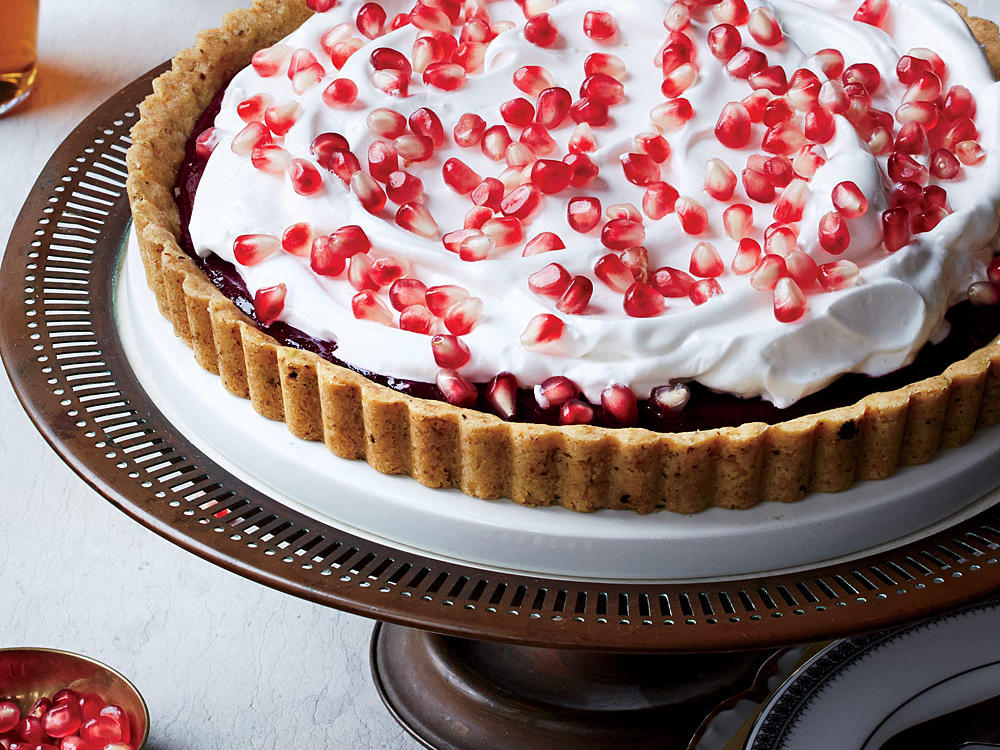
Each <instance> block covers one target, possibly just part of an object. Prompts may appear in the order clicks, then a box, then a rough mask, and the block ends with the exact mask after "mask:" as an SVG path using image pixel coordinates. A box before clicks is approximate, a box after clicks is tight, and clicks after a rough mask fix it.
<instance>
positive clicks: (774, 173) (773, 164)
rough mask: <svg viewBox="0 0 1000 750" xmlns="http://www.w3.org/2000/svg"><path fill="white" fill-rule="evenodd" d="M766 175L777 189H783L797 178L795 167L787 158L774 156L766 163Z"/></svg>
mask: <svg viewBox="0 0 1000 750" xmlns="http://www.w3.org/2000/svg"><path fill="white" fill-rule="evenodd" d="M764 174H766V175H767V179H769V180H770V181H771V184H772V185H774V186H775V187H776V188H783V187H786V186H787V185H788V183H790V182H791V181H792V180H793V179H794V178H795V166H794V165H793V164H792V162H791V161H789V159H788V157H787V156H772V157H771V158H770V159H768V160H767V161H766V162H765V163H764Z"/></svg>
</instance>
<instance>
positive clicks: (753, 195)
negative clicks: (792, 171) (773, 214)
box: [743, 169, 774, 203]
mask: <svg viewBox="0 0 1000 750" xmlns="http://www.w3.org/2000/svg"><path fill="white" fill-rule="evenodd" d="M743 188H744V190H746V193H747V197H748V198H750V200H753V201H757V202H758V203H770V202H771V201H773V200H774V183H772V182H771V180H770V178H769V177H768V176H767V175H766V174H765V173H764V172H761V171H759V170H756V169H744V170H743Z"/></svg>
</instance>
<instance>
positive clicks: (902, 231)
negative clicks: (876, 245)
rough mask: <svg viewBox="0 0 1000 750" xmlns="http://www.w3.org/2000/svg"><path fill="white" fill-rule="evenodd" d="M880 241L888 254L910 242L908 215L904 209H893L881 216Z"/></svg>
mask: <svg viewBox="0 0 1000 750" xmlns="http://www.w3.org/2000/svg"><path fill="white" fill-rule="evenodd" d="M882 241H883V243H884V244H885V249H886V250H888V251H889V252H890V253H894V252H896V251H897V250H900V249H901V248H903V247H905V246H906V245H908V244H909V242H910V214H909V212H908V211H907V210H906V209H905V208H893V209H890V210H888V211H886V212H884V213H883V214H882Z"/></svg>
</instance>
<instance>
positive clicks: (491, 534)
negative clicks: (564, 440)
mask: <svg viewBox="0 0 1000 750" xmlns="http://www.w3.org/2000/svg"><path fill="white" fill-rule="evenodd" d="M115 309H116V313H117V315H118V320H119V325H120V333H121V338H122V343H123V344H124V347H125V351H126V354H127V355H128V358H129V361H130V363H131V364H132V367H133V368H134V369H135V372H136V375H137V376H138V378H139V381H140V382H141V383H142V385H143V387H144V388H145V389H146V391H147V392H148V393H149V395H150V396H151V397H152V399H153V400H154V402H155V403H156V404H157V405H158V406H159V407H160V409H161V410H162V411H163V413H164V415H165V416H166V417H167V418H168V419H169V420H170V421H171V422H172V423H173V424H174V425H175V426H176V427H177V428H178V429H179V430H180V431H181V432H183V433H184V434H185V435H186V436H187V437H188V438H189V439H190V440H191V441H192V442H193V443H194V444H195V445H197V446H198V448H200V449H201V450H202V451H204V452H205V453H206V454H207V455H208V456H209V457H211V458H212V459H213V460H214V461H216V462H217V463H219V464H220V465H221V466H223V467H225V468H226V469H227V470H229V471H230V472H232V473H233V474H235V475H236V476H238V477H239V478H241V479H243V480H244V481H246V482H247V483H248V484H250V485H252V486H254V487H256V488H257V489H260V490H261V491H263V492H266V493H267V494H269V495H271V496H273V497H275V498H276V499H279V500H281V501H283V502H286V503H288V504H289V505H292V506H296V507H298V508H299V509H300V510H302V511H303V512H305V513H306V514H308V515H311V516H312V517H315V518H318V519H320V520H324V521H330V522H333V523H334V524H335V525H337V526H340V527H341V528H344V529H345V530H351V531H354V532H355V533H357V534H359V535H361V536H364V537H368V538H372V539H376V540H380V541H385V542H389V543H391V544H393V545H396V546H402V547H406V548H409V549H413V550H418V551H420V552H423V553H424V554H429V555H431V556H434V557H439V558H444V559H452V560H457V561H461V562H464V563H466V564H473V565H483V566H489V567H494V568H501V569H505V570H511V571H518V572H525V573H534V574H541V575H548V576H554V577H559V576H565V577H585V578H591V579H601V580H608V579H613V580H629V581H638V580H656V581H664V580H669V581H681V580H696V579H718V578H728V577H744V576H747V575H751V574H756V573H764V572H775V571H778V570H788V569H793V568H799V567H804V566H811V565H814V564H816V563H819V562H823V561H828V560H831V559H834V558H838V559H839V558H843V557H844V556H857V555H859V554H861V553H865V552H868V551H871V550H872V548H875V547H878V546H880V545H886V544H887V543H894V542H896V541H897V540H900V539H901V538H903V537H906V536H908V535H913V534H919V535H923V534H926V533H927V532H928V528H929V527H933V526H934V525H935V524H939V525H940V524H941V522H942V520H943V519H948V523H953V522H955V520H958V519H959V518H961V517H965V516H968V515H971V514H972V513H973V512H976V511H978V510H981V509H982V508H984V507H986V506H987V505H989V504H992V503H994V502H996V501H997V500H998V499H1000V492H997V493H991V494H990V495H989V496H987V497H982V496H983V495H984V493H987V492H989V491H990V490H991V489H993V488H994V487H996V486H997V484H1000V471H998V468H997V467H998V466H1000V464H998V462H997V459H998V458H1000V441H998V440H997V438H998V437H1000V428H992V429H989V430H985V431H983V432H981V433H980V434H978V435H977V436H976V438H975V439H974V440H973V441H972V442H971V443H970V444H969V445H967V446H963V447H962V448H959V449H956V450H952V451H947V452H946V453H945V454H943V455H942V456H940V458H938V459H936V460H935V461H934V462H933V463H931V464H929V465H926V466H914V467H908V468H906V469H904V470H902V471H900V472H899V474H897V475H896V476H895V477H893V478H891V479H888V480H884V481H880V482H863V483H860V484H858V485H856V486H855V487H853V488H851V489H850V490H847V491H845V492H840V493H837V494H833V495H814V496H811V497H808V498H806V499H805V500H803V501H801V502H798V503H793V504H787V505H786V504H773V503H765V504H762V505H760V506H758V507H756V508H752V509H750V510H746V511H729V510H723V509H711V510H708V511H705V512H703V513H699V514H697V515H693V516H681V515H678V514H674V513H658V514H654V515H648V516H638V515H636V514H634V513H630V512H623V511H611V510H609V511H601V512H598V513H593V514H579V513H574V512H572V511H568V510H565V509H563V508H558V507H553V508H525V507H522V506H520V505H517V504H515V503H513V502H510V501H506V500H502V501H483V500H478V499H476V498H472V497H468V496H466V495H463V494H462V493H461V492H459V491H457V490H434V489H429V488H427V487H423V486H421V485H419V484H418V483H416V482H415V481H413V480H412V479H410V478H409V477H400V476H386V475H384V474H380V473H378V472H377V471H375V470H374V469H372V468H370V467H369V466H368V465H367V464H366V463H364V462H362V461H348V460H344V459H341V458H338V457H336V456H334V455H333V454H331V453H330V452H329V451H328V450H327V449H326V447H325V446H324V445H323V444H322V443H318V442H307V441H303V440H299V439H298V438H295V437H294V436H292V435H291V434H290V433H289V432H288V430H287V429H286V428H285V426H284V424H282V423H279V422H272V421H269V420H266V419H262V418H261V417H259V416H258V415H257V414H256V413H255V412H254V411H253V409H252V407H251V405H250V402H249V401H247V400H244V399H241V398H238V397H236V396H233V395H231V394H229V393H227V392H226V391H225V390H224V389H223V388H222V386H221V385H220V383H219V379H218V378H217V377H216V376H215V375H212V374H210V373H208V372H206V371H204V370H202V369H201V368H200V367H198V366H196V365H195V363H194V359H193V356H192V354H191V351H190V349H188V348H187V347H186V346H185V345H184V344H183V343H182V342H181V341H180V340H179V339H175V338H174V336H173V334H172V331H171V329H170V325H169V324H168V323H167V322H166V320H164V319H163V318H162V317H161V316H160V314H159V312H158V311H157V309H156V304H155V302H154V301H153V297H152V293H151V292H150V291H149V289H148V288H147V287H146V284H145V277H144V274H143V271H142V267H141V261H140V260H139V254H138V251H137V249H136V248H135V246H134V236H132V237H131V239H130V247H129V252H128V253H127V258H126V261H125V263H124V265H123V268H122V272H121V274H120V278H119V283H118V287H117V295H116V304H115ZM234 437H238V439H234ZM220 446H223V448H221V449H220ZM956 514H958V515H956Z"/></svg>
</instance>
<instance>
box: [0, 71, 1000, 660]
mask: <svg viewBox="0 0 1000 750" xmlns="http://www.w3.org/2000/svg"><path fill="white" fill-rule="evenodd" d="M157 72H158V70H157V71H152V72H151V73H150V74H148V75H146V76H143V77H142V78H140V79H138V80H137V81H135V82H134V83H132V84H131V85H129V86H128V87H126V88H125V89H124V90H122V91H121V92H119V93H118V94H116V95H115V96H114V97H112V98H111V99H110V100H109V101H108V102H106V103H105V104H104V105H102V106H101V107H100V108H99V109H97V110H96V111H95V112H94V113H93V114H92V115H91V116H90V117H88V118H87V120H86V121H84V122H83V123H82V124H81V125H80V126H79V127H78V128H77V129H76V130H75V131H73V133H72V134H71V135H70V136H69V137H68V138H67V139H66V141H65V142H64V143H63V144H62V146H61V147H60V148H59V149H58V150H57V151H56V153H55V154H54V155H53V157H52V159H51V160H50V161H49V163H48V164H47V165H46V166H45V168H44V170H43V171H42V174H41V176H40V177H39V179H38V182H37V183H36V184H35V186H34V188H33V189H32V191H31V193H30V195H29V196H28V199H27V201H26V203H25V205H24V208H23V210H22V212H21V215H20V218H19V220H18V222H17V224H16V226H15V227H14V231H13V234H12V235H11V239H10V243H9V245H8V247H7V252H6V255H5V256H4V259H3V265H2V268H0V284H2V292H3V293H2V301H0V305H2V308H0V310H2V325H0V353H2V356H3V361H4V365H5V366H6V368H7V372H8V374H9V376H10V379H11V382H12V383H13V385H14V389H15V391H16V392H17V395H18V397H19V398H20V400H21V403H22V404H23V405H24V408H25V410H26V411H27V412H28V414H29V416H30V417H31V419H32V420H33V421H34V423H35V425H36V426H37V427H38V429H39V431H40V432H41V433H42V435H43V436H44V437H45V438H46V440H48V442H49V443H50V444H51V445H52V447H53V448H54V449H55V450H56V452H57V453H59V455H60V456H61V457H62V458H63V459H64V460H65V461H66V462H67V463H68V464H69V465H70V466H71V467H72V468H73V469H74V470H75V471H76V472H77V473H78V474H79V475H80V476H81V477H83V479H85V480H86V481H87V482H88V483H89V484H90V485H91V486H93V487H94V488H95V489H96V490H97V491H98V492H100V493H101V494H102V495H103V496H105V497H106V498H107V499H108V500H109V501H111V502H112V503H113V504H115V505H116V506H117V507H119V508H120V509H121V510H123V511H124V512H125V513H127V514H129V515H130V516H132V517H133V518H135V519H136V520H137V521H139V522H140V523H142V524H143V525H145V526H147V527H148V528H150V529H152V530H153V531H155V532H156V533H158V534H160V535H162V536H164V537H166V538H167V539H170V540H171V541H173V542H174V543H176V544H178V545H180V546H182V547H184V548H186V549H188V550H190V551H191V552H193V553H195V554H197V555H199V556H200V557H203V558H205V559H207V560H211V561H212V562H215V563H216V564H218V565H221V566H223V567H225V568H227V569H229V570H231V571H233V572H235V573H238V574H240V575H243V576H246V577H247V578H250V579H253V580H255V581H258V582H260V583H263V584H265V585H267V586H271V587H273V588H276V589H280V590H282V591H286V592H288V593H290V594H294V595H296V596H300V597H303V598H305V599H309V600H311V601H314V602H318V603H320V604H324V605H328V606H331V607H336V608H338V609H342V610H345V611H347V612H351V613H355V614H359V615H364V616H367V617H372V618H375V619H378V620H382V621H386V622H389V623H396V624H400V625H407V626H411V627H415V628H420V629H426V630H433V631H436V632H438V633H443V634H450V635H454V636H463V637H470V638H479V639H486V640H491V641H502V642H508V643H516V644H520V645H523V646H544V647H559V648H573V649H582V650H586V649H595V650H602V651H618V652H668V651H671V652H681V651H684V652H693V651H703V652H704V651H718V650H732V649H749V648H764V647H771V646H775V645H780V644H788V643H797V642H803V641H811V640H819V639H827V638H832V637H836V636H840V635H844V634H849V633H857V632H859V631H863V630H872V629H878V628H885V627H889V626H892V625H895V624H898V623H902V622H904V621H908V620H912V619H914V618H915V617H919V616H927V615H930V614H933V613H936V612H941V611H944V610H947V609H949V608H954V607H957V606H959V605H962V604H964V603H966V602H970V601H973V600H976V599H979V598H982V597H984V596H987V595H989V594H994V593H997V592H1000V564H998V563H997V559H998V557H1000V555H998V553H997V550H998V547H1000V508H994V509H992V510H988V511H986V512H984V513H982V514H981V515H979V516H977V517H975V518H973V519H971V520H968V521H965V522H963V523H961V524H959V525H957V526H954V527H953V528H951V529H949V530H948V531H946V532H944V533H939V534H937V535H935V536H933V537H930V538H927V539H924V540H923V541H921V542H919V543H915V544H908V545H906V546H902V547H900V548H898V549H894V550H892V551H891V552H888V553H884V554H878V555H874V556H871V557H868V558H866V559H863V560H860V561H856V562H855V563H852V564H848V565H835V566H831V567H821V568H816V569H813V570H809V571H807V572H804V573H798V574H794V575H780V576H765V577H756V578H747V579H744V580H739V581H728V582H718V583H697V584H690V585H687V584H663V585H658V584H656V583H650V584H628V585H613V584H607V583H595V582H590V581H586V580H557V579H546V578H542V577H532V576H526V575H513V574H510V573H506V572H499V571H494V570H488V569H483V568H479V567H474V566H471V565H468V566H467V565H460V564H455V563H451V562H443V561H441V560H437V559H434V558H433V557H429V556H422V555H419V554H414V553H411V552H405V551H402V550H399V549H394V548H392V547H389V546H384V545H382V544H376V543H373V542H371V541H368V540H365V539H362V538H359V537H357V536H354V535H352V534H350V533H346V532H344V531H342V530H340V529H338V528H336V527H335V526H332V525H327V524H324V523H320V522H318V521H315V520H313V519H311V518H309V517H307V516H305V515H302V514H300V513H298V512H296V511H295V510H292V509H290V508H288V507H286V506H284V505H283V504H281V503H279V502H277V501H275V500H274V499H272V498H270V497H268V496H266V495H264V494H262V493H261V492H258V491H256V490H254V489H253V488H251V487H250V486H248V485H247V484H245V483H244V482H242V481H240V480H239V479H237V478H236V477H234V476H232V475H231V474H229V473H228V472H227V471H225V470H224V469H222V468H221V467H219V466H218V465H216V464H215V463H213V462H212V461H210V460H209V459H208V458H207V457H206V456H205V455H203V454H202V453H201V452H200V451H199V450H198V449H197V448H195V447H194V446H193V445H192V444H191V442H190V441H189V440H188V439H187V438H186V437H185V436H184V435H183V434H181V433H180V432H179V431H178V430H177V429H175V428H174V427H173V426H172V425H171V424H170V423H169V422H168V421H167V420H166V419H165V418H164V417H163V415H162V414H161V413H160V411H159V410H158V409H157V407H156V405H155V404H154V403H153V402H152V401H151V400H150V398H149V397H148V396H147V394H146V393H145V392H144V391H143V389H142V388H141V387H140V385H139V383H138V381H137V379H136V377H135V375H134V374H133V372H132V369H131V368H130V366H129V364H128V362H127V360H126V358H125V355H124V352H123V350H122V346H121V343H120V341H119V338H118V333H117V324H116V320H115V315H114V311H113V309H112V300H113V294H112V291H113V288H114V284H115V278H116V271H117V268H118V266H119V262H120V259H121V253H122V247H123V244H124V238H125V236H126V233H127V230H128V226H129V220H130V216H129V208H128V202H127V200H126V197H125V191H124V182H125V162H124V156H125V151H126V150H127V148H128V145H129V139H128V132H129V128H130V127H131V125H132V124H133V123H134V122H135V120H136V117H137V106H136V105H137V104H138V102H139V101H140V100H141V99H142V98H143V96H144V95H145V94H146V93H147V92H148V91H149V90H150V81H151V80H152V78H153V76H154V75H155V74H156V73H157ZM192 366H195V365H194V361H193V359H192ZM997 479H998V482H1000V471H998V474H997Z"/></svg>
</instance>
